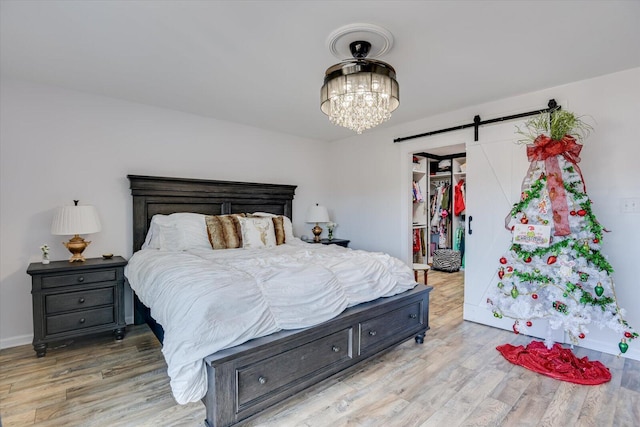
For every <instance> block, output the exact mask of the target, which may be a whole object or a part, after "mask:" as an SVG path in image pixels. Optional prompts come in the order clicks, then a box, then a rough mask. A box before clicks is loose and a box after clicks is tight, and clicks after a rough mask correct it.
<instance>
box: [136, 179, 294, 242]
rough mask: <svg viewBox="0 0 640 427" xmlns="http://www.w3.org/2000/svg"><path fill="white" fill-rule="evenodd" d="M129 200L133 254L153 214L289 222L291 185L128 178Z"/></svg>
mask: <svg viewBox="0 0 640 427" xmlns="http://www.w3.org/2000/svg"><path fill="white" fill-rule="evenodd" d="M127 177H128V178H129V181H130V183H131V185H130V187H131V195H132V196H133V251H134V252H135V251H137V250H139V249H140V248H141V247H142V244H143V243H144V239H145V237H146V235H147V231H148V230H149V224H150V223H151V218H152V217H153V216H154V215H155V214H165V215H168V214H172V213H176V212H194V213H202V214H207V215H224V214H230V213H242V212H269V213H273V214H276V215H286V216H288V217H289V218H292V204H293V196H294V193H295V191H296V186H295V185H280V184H258V183H252V182H233V181H211V180H204V179H189V178H166V177H157V176H141V175H128V176H127Z"/></svg>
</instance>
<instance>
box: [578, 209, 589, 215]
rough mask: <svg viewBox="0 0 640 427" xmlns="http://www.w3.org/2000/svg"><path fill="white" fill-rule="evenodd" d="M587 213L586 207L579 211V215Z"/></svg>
mask: <svg viewBox="0 0 640 427" xmlns="http://www.w3.org/2000/svg"><path fill="white" fill-rule="evenodd" d="M586 214H587V211H585V210H584V209H580V210H579V211H578V215H580V216H585V215H586Z"/></svg>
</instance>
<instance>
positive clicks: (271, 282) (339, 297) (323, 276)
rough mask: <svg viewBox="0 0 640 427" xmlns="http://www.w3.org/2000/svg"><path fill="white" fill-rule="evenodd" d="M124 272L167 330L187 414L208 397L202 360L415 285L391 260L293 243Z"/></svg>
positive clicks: (143, 260) (204, 253)
mask: <svg viewBox="0 0 640 427" xmlns="http://www.w3.org/2000/svg"><path fill="white" fill-rule="evenodd" d="M125 272H126V276H127V278H128V280H129V283H130V284H131V287H132V288H133V290H134V291H135V292H136V294H137V295H138V297H139V298H140V300H141V301H142V302H143V303H144V304H145V305H147V306H148V307H150V308H151V315H152V316H153V317H154V318H155V319H156V320H157V321H158V322H159V323H160V324H161V325H162V326H163V328H164V331H165V336H164V343H163V348H162V352H163V353H164V357H165V359H166V361H167V365H168V374H169V376H170V377H171V389H172V391H173V395H174V397H175V399H176V401H177V402H178V403H181V404H184V403H187V402H195V401H197V400H199V399H201V398H202V397H203V396H204V395H205V393H206V390H207V378H206V370H205V365H204V361H203V358H204V357H206V356H208V355H210V354H212V353H215V352H217V351H218V350H221V349H224V348H228V347H233V346H235V345H238V344H241V343H243V342H246V341H248V340H250V339H253V338H257V337H261V336H265V335H269V334H271V333H274V332H277V331H279V330H281V329H298V328H305V327H309V326H313V325H317V324H319V323H322V322H324V321H326V320H329V319H331V318H333V317H335V316H337V315H338V314H340V313H341V312H342V311H343V310H344V309H345V308H347V307H349V306H352V305H356V304H360V303H362V302H366V301H371V300H374V299H376V298H379V297H384V296H391V295H395V294H398V293H400V292H404V291H406V290H409V289H412V288H413V287H414V286H415V285H416V282H415V281H414V280H413V273H412V270H411V269H410V268H409V267H407V266H406V265H405V264H404V263H402V262H401V261H400V260H398V259H396V258H393V257H391V256H389V255H386V254H383V253H373V252H365V251H360V250H351V249H345V248H342V247H339V246H336V245H328V246H325V245H319V244H309V243H305V242H302V241H300V240H297V239H296V241H294V242H292V243H287V244H286V245H281V246H277V247H275V248H272V249H227V250H215V251H214V250H191V251H185V252H167V251H160V250H157V249H144V250H141V251H139V252H136V253H135V254H134V255H133V257H132V258H131V260H130V261H129V264H128V265H127V267H126V270H125Z"/></svg>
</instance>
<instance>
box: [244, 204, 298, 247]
mask: <svg viewBox="0 0 640 427" xmlns="http://www.w3.org/2000/svg"><path fill="white" fill-rule="evenodd" d="M251 215H253V216H259V217H274V216H281V217H283V218H284V242H285V243H287V242H292V241H293V239H294V238H295V237H294V236H293V224H292V223H291V218H289V217H288V216H286V215H274V214H272V213H269V212H254V213H252V214H251Z"/></svg>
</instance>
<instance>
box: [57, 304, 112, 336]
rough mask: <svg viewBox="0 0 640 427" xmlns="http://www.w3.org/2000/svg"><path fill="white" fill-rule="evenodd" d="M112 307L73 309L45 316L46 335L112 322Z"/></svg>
mask: <svg viewBox="0 0 640 427" xmlns="http://www.w3.org/2000/svg"><path fill="white" fill-rule="evenodd" d="M113 314H114V313H113V307H104V308H97V309H94V310H83V311H75V312H73V313H69V314H59V315H57V316H48V317H47V335H51V334H57V333H60V332H65V331H71V330H77V329H83V328H89V327H91V326H98V325H105V324H109V323H114V321H115V319H114V316H113Z"/></svg>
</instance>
